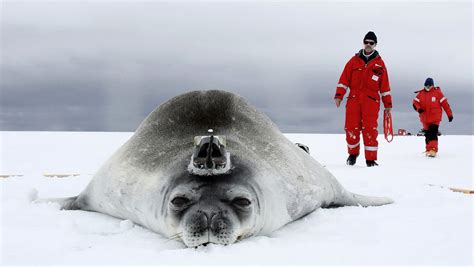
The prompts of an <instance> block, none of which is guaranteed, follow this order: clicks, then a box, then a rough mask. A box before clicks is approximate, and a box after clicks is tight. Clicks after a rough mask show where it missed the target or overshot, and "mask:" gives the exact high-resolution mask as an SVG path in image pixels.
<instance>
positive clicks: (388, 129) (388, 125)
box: [383, 110, 393, 143]
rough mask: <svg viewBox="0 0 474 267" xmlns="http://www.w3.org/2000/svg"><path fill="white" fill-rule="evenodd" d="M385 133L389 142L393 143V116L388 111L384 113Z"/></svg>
mask: <svg viewBox="0 0 474 267" xmlns="http://www.w3.org/2000/svg"><path fill="white" fill-rule="evenodd" d="M383 133H384V135H385V140H387V142H389V143H390V142H392V141H393V125H392V114H391V113H390V111H388V110H385V111H384V113H383Z"/></svg>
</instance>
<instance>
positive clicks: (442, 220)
mask: <svg viewBox="0 0 474 267" xmlns="http://www.w3.org/2000/svg"><path fill="white" fill-rule="evenodd" d="M130 136H131V133H77V132H76V133H73V132H0V153H1V154H0V164H1V165H0V175H5V174H19V175H23V176H20V177H10V178H0V186H1V254H0V256H1V259H0V264H2V265H4V264H74V265H78V264H176V263H184V264H365V265H367V264H382V265H389V264H390V265H393V264H395V265H400V264H417V265H421V264H429V265H433V264H450V265H451V264H463V265H470V266H472V264H473V207H474V195H467V194H462V193H455V192H451V191H450V190H448V189H445V188H441V187H437V186H430V185H429V184H435V185H439V186H447V187H458V188H469V189H473V187H474V186H473V167H472V165H473V158H472V156H473V155H472V154H473V140H474V138H473V136H441V137H440V153H439V157H437V158H426V157H425V156H424V155H423V154H422V152H423V150H424V139H423V138H422V137H415V136H413V137H395V140H394V141H393V142H392V143H390V144H388V143H387V142H385V140H383V138H382V136H380V137H379V141H380V149H379V163H380V166H379V167H376V168H367V167H365V161H364V160H363V157H362V158H359V162H358V163H357V166H354V167H349V166H346V165H345V160H346V147H345V140H344V136H343V135H324V134H288V135H287V136H288V137H289V138H290V139H291V140H292V141H294V142H301V143H305V144H307V145H308V146H309V147H310V149H311V154H312V155H313V157H314V158H316V159H317V160H318V161H319V162H321V163H322V164H323V165H325V166H326V167H327V168H328V169H329V170H330V171H332V173H333V174H334V175H335V176H336V177H337V178H338V180H339V181H340V182H341V183H342V184H343V185H344V186H345V187H346V188H347V189H348V190H351V191H353V192H357V193H362V194H367V195H377V196H388V197H391V198H393V199H394V200H395V204H392V205H387V206H382V207H370V208H361V207H344V208H337V209H323V210H317V211H316V212H313V213H312V214H310V215H308V216H306V217H304V218H302V219H301V220H299V221H297V222H294V223H291V224H289V225H286V226H285V227H283V228H282V229H280V230H279V231H276V232H274V233H273V234H272V235H271V236H259V237H253V238H250V239H246V240H244V241H242V242H239V243H236V244H233V245H230V246H219V245H208V246H206V247H199V248H197V249H192V248H185V247H184V245H183V244H182V243H181V242H179V241H174V240H173V241H169V240H167V239H166V238H165V237H163V236H160V235H158V234H155V233H153V232H151V231H149V230H147V229H144V228H142V227H140V226H137V225H134V224H133V223H132V222H130V221H126V220H120V219H116V218H112V217H109V216H106V215H102V214H98V213H93V212H85V211H60V210H59V208H58V206H57V205H55V204H32V203H31V200H32V199H34V198H35V197H36V195H39V197H61V196H72V195H76V194H78V193H79V192H81V191H82V189H84V187H85V186H86V185H87V183H88V182H89V180H90V179H91V178H92V174H93V173H94V172H95V171H96V170H97V169H98V167H99V166H100V165H101V164H102V163H103V162H104V161H105V160H106V159H107V158H108V156H109V155H111V154H112V153H113V152H114V151H115V150H116V149H117V148H118V147H119V146H120V145H121V144H123V143H124V142H125V141H126V140H127V139H128V138H129V137H130ZM61 173H77V174H80V175H78V176H73V177H68V178H48V177H45V176H43V175H44V174H61Z"/></svg>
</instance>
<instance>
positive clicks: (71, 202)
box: [33, 196, 81, 210]
mask: <svg viewBox="0 0 474 267" xmlns="http://www.w3.org/2000/svg"><path fill="white" fill-rule="evenodd" d="M33 203H58V204H59V206H60V209H62V210H80V209H81V207H80V206H79V205H78V203H77V196H75V197H67V198H45V199H38V200H35V201H33Z"/></svg>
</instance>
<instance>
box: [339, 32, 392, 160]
mask: <svg viewBox="0 0 474 267" xmlns="http://www.w3.org/2000/svg"><path fill="white" fill-rule="evenodd" d="M363 41H364V49H361V50H360V51H359V52H358V53H357V54H355V56H353V57H352V58H351V59H350V60H349V61H348V62H347V64H346V66H345V67H344V71H343V72H342V74H341V77H340V79H339V83H338V85H337V88H336V95H335V97H334V100H335V102H336V106H337V107H339V106H340V105H341V101H342V99H343V97H344V95H345V94H346V92H347V91H348V90H349V91H350V92H349V95H348V97H347V104H346V121H345V131H346V141H347V149H348V152H349V157H348V158H347V164H348V165H354V164H355V163H356V159H357V157H358V156H359V151H360V132H361V131H362V136H363V139H364V150H365V159H366V164H367V166H368V167H372V166H378V164H377V162H376V160H377V149H378V142H377V136H378V132H377V120H378V116H379V109H380V100H382V102H383V105H384V107H385V110H387V111H388V112H390V110H391V108H392V96H391V95H390V83H389V81H388V72H387V68H386V67H385V63H384V61H383V60H382V58H381V57H380V55H379V53H378V52H377V51H376V50H375V47H376V46H377V36H376V35H375V33H374V32H371V31H370V32H368V33H367V34H366V35H365V37H364V39H363Z"/></svg>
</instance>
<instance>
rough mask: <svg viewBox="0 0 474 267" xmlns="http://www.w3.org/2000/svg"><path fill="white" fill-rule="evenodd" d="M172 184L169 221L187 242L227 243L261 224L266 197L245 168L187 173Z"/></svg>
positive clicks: (189, 244)
mask: <svg viewBox="0 0 474 267" xmlns="http://www.w3.org/2000/svg"><path fill="white" fill-rule="evenodd" d="M173 184H174V185H173V186H172V188H170V189H169V193H168V194H167V196H166V203H167V207H166V209H167V210H166V213H167V215H168V216H167V217H168V219H169V220H170V221H169V224H168V225H170V226H172V227H173V228H174V229H171V230H172V232H174V233H176V234H177V235H178V236H180V237H181V239H182V240H183V242H184V243H185V244H186V246H188V247H197V246H199V245H204V244H208V243H214V244H223V245H228V244H232V243H234V242H236V241H238V240H240V239H243V238H245V237H248V236H251V235H253V234H255V233H256V232H258V231H259V228H261V225H260V224H261V223H262V222H261V220H259V218H260V217H261V216H260V213H261V211H262V205H263V203H262V202H263V201H262V199H260V198H259V195H260V192H259V188H258V185H257V184H255V183H254V182H253V181H252V179H250V173H248V172H246V171H245V170H243V169H241V168H236V169H234V170H233V171H232V174H224V175H216V176H198V175H193V174H189V173H184V174H183V175H182V176H181V177H179V178H177V179H176V181H175V183H173ZM166 203H165V204H166Z"/></svg>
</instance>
